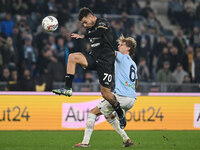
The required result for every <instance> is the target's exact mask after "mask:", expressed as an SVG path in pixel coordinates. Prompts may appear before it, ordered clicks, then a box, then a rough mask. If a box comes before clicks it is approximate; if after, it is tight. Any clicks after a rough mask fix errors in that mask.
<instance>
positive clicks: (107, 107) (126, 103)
mask: <svg viewBox="0 0 200 150" xmlns="http://www.w3.org/2000/svg"><path fill="white" fill-rule="evenodd" d="M114 95H115V97H116V99H117V101H118V102H119V103H120V107H121V108H122V109H123V110H124V111H125V112H126V111H128V110H129V109H131V108H132V107H133V105H134V103H135V99H134V98H131V97H125V96H120V95H117V94H114ZM97 107H98V108H99V110H100V112H101V113H102V114H103V115H104V116H105V117H109V116H110V115H111V114H112V113H114V114H115V113H116V112H115V111H114V109H113V107H112V105H111V104H110V103H109V102H108V101H107V100H102V101H101V102H100V103H99V104H98V105H97Z"/></svg>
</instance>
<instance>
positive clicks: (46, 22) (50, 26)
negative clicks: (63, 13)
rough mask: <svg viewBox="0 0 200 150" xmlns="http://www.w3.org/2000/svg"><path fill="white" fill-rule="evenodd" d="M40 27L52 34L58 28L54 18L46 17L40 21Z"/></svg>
mask: <svg viewBox="0 0 200 150" xmlns="http://www.w3.org/2000/svg"><path fill="white" fill-rule="evenodd" d="M42 27H43V29H44V30H46V31H48V32H53V31H55V30H56V29H57V28H58V20H57V19H56V18H55V17H54V16H47V17H45V18H44V19H43V20H42Z"/></svg>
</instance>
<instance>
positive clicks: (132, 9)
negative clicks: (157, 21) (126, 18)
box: [128, 1, 141, 15]
mask: <svg viewBox="0 0 200 150" xmlns="http://www.w3.org/2000/svg"><path fill="white" fill-rule="evenodd" d="M128 6H129V8H128V12H129V14H130V15H139V14H140V13H141V9H140V7H139V6H138V5H137V3H136V1H132V2H131V4H129V3H128Z"/></svg>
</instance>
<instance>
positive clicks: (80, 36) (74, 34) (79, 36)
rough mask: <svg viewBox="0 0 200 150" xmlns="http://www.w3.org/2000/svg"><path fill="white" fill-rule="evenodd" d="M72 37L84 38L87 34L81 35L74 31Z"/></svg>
mask: <svg viewBox="0 0 200 150" xmlns="http://www.w3.org/2000/svg"><path fill="white" fill-rule="evenodd" d="M71 37H73V38H76V39H83V38H84V37H85V36H84V35H79V34H76V33H72V35H71Z"/></svg>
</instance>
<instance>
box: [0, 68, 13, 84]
mask: <svg viewBox="0 0 200 150" xmlns="http://www.w3.org/2000/svg"><path fill="white" fill-rule="evenodd" d="M10 80H11V78H10V70H9V69H8V68H4V69H3V73H2V75H1V76H0V81H6V82H8V81H10Z"/></svg>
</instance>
